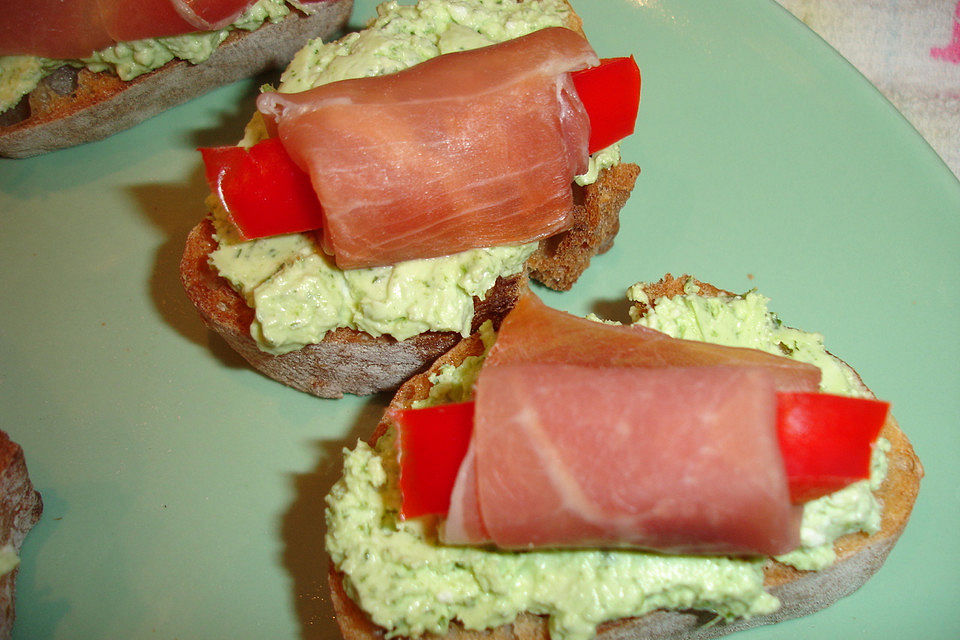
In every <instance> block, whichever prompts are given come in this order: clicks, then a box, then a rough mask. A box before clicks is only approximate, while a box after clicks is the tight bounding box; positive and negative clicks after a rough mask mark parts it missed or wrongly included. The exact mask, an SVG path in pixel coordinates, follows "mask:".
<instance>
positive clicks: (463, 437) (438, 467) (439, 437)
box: [393, 402, 473, 518]
mask: <svg viewBox="0 0 960 640" xmlns="http://www.w3.org/2000/svg"><path fill="white" fill-rule="evenodd" d="M393 419H394V420H395V421H396V422H397V424H398V425H400V429H399V432H400V444H399V448H400V493H401V495H402V496H403V506H402V514H401V515H402V516H403V517H404V518H416V517H417V516H422V515H426V514H431V513H446V512H447V511H448V510H449V508H450V493H451V492H452V491H453V483H454V481H455V480H456V479H457V472H458V471H459V470H460V463H461V462H462V461H463V458H464V456H466V455H467V447H468V446H469V444H470V437H471V435H472V434H473V403H472V402H462V403H458V404H443V405H438V406H436V407H428V408H426V409H402V410H400V411H396V412H394V413H393Z"/></svg>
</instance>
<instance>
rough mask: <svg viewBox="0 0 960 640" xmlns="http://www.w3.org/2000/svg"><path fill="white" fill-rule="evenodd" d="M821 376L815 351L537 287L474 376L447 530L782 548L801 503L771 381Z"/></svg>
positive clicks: (577, 541) (508, 536) (798, 384)
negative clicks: (802, 356)
mask: <svg viewBox="0 0 960 640" xmlns="http://www.w3.org/2000/svg"><path fill="white" fill-rule="evenodd" d="M819 381H820V370H819V369H818V368H817V367H814V366H812V365H808V364H805V363H799V362H796V361H793V360H790V359H787V358H783V357H780V356H774V355H770V354H767V353H764V352H761V351H758V350H754V349H740V348H734V347H725V346H721V345H714V344H709V343H701V342H695V341H687V340H679V339H676V338H671V337H670V336H667V335H666V334H663V333H660V332H658V331H654V330H652V329H647V328H645V327H640V326H630V327H627V326H616V325H607V324H601V323H597V322H593V321H591V320H587V319H584V318H578V317H576V316H573V315H571V314H568V313H565V312H563V311H559V310H556V309H552V308H550V307H548V306H546V305H544V304H543V303H542V302H541V301H540V300H539V298H537V297H536V296H535V295H533V294H532V293H530V292H529V291H528V292H526V293H524V294H523V295H522V296H521V298H520V300H519V301H518V303H517V305H516V306H515V307H514V308H513V309H512V310H511V312H510V313H509V314H508V315H507V316H506V318H505V319H504V321H503V323H502V325H501V327H500V330H499V332H498V334H497V341H496V343H495V344H494V346H493V347H492V348H491V350H490V352H489V354H488V355H487V357H486V360H485V362H484V365H483V369H482V370H481V373H480V376H479V378H478V381H477V386H476V406H475V413H474V433H473V438H472V441H471V444H470V449H469V450H468V452H467V456H466V458H465V460H464V463H463V465H461V468H460V472H459V474H458V476H457V480H456V482H455V484H454V489H453V493H452V497H451V504H450V510H449V512H448V515H447V520H446V522H445V524H444V527H443V530H442V536H443V540H444V541H445V542H447V543H450V544H471V545H475V544H485V543H493V544H496V545H497V546H501V547H504V548H526V547H540V546H587V547H598V546H614V547H615V546H636V547H644V548H651V549H656V550H659V551H665V552H671V553H721V554H759V555H771V554H774V555H775V554H778V553H783V552H784V551H787V550H789V549H791V548H794V547H795V546H796V544H797V542H798V535H799V519H798V518H799V511H798V509H797V508H796V507H794V506H792V505H791V501H790V495H789V487H788V483H787V477H786V471H785V468H784V464H783V460H782V457H781V454H780V449H779V442H778V439H777V431H776V402H777V400H776V393H777V392H778V391H817V390H818V387H819Z"/></svg>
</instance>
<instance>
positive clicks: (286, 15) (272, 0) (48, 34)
mask: <svg viewBox="0 0 960 640" xmlns="http://www.w3.org/2000/svg"><path fill="white" fill-rule="evenodd" d="M352 7H353V0H217V1H215V0H66V1H64V0H33V1H31V2H24V1H23V0H12V1H10V2H7V3H6V4H5V5H4V19H3V23H2V24H0V155H3V156H7V157H12V158H22V157H26V156H33V155H37V154H40V153H45V152H47V151H52V150H54V149H61V148H64V147H70V146H74V145H77V144H81V143H83V142H91V141H94V140H99V139H101V138H105V137H107V136H109V135H111V134H113V133H116V132H118V131H122V130H123V129H127V128H129V127H132V126H133V125H135V124H138V123H139V122H142V121H143V120H146V119H147V118H149V117H150V116H153V115H156V114H158V113H160V112H161V111H164V110H166V109H169V108H170V107H173V106H175V105H177V104H180V103H181V102H185V101H186V100H189V99H190V98H194V97H196V96H198V95H201V94H203V93H205V92H207V91H209V90H210V89H213V88H214V87H218V86H221V85H224V84H228V83H230V82H233V81H235V80H239V79H240V78H245V77H248V76H252V75H254V74H257V73H260V72H262V71H266V70H268V69H278V68H282V67H283V66H284V65H286V64H287V62H289V61H290V58H291V57H292V56H293V54H294V53H295V52H296V51H297V49H299V48H300V47H301V46H302V45H303V44H304V43H305V42H307V41H308V40H311V39H313V38H318V37H324V38H325V37H328V36H330V35H332V34H334V33H335V32H336V31H337V30H339V29H341V28H342V27H343V26H344V24H345V23H346V20H347V18H348V17H349V15H350V10H351V9H352Z"/></svg>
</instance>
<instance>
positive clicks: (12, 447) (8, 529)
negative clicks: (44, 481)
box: [0, 431, 43, 638]
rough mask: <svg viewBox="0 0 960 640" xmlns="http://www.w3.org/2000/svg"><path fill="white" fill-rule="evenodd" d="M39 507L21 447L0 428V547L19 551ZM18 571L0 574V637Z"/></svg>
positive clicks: (7, 627)
mask: <svg viewBox="0 0 960 640" xmlns="http://www.w3.org/2000/svg"><path fill="white" fill-rule="evenodd" d="M42 511H43V500H42V499H41V498H40V494H39V493H38V492H37V491H36V489H34V488H33V483H32V482H30V476H29V475H27V463H26V460H25V459H24V457H23V449H21V448H20V445H18V444H17V443H15V442H13V441H12V440H10V437H9V436H8V435H7V434H6V433H5V432H3V431H0V547H6V546H8V545H9V546H10V547H12V549H13V550H14V551H15V552H17V553H19V552H20V545H22V544H23V539H24V538H25V537H26V535H27V533H28V532H29V531H30V529H32V528H33V525H35V524H37V521H38V520H40V514H41V512H42ZM18 572H19V567H15V568H14V569H13V570H12V571H10V572H9V573H6V574H4V575H3V576H0V638H9V637H10V633H11V630H12V629H13V619H14V593H15V588H16V580H17V573H18Z"/></svg>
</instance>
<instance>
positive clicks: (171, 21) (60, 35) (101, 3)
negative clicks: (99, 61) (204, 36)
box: [0, 0, 255, 60]
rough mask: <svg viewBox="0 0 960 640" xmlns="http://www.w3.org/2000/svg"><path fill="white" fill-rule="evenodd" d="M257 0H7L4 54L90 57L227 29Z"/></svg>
mask: <svg viewBox="0 0 960 640" xmlns="http://www.w3.org/2000/svg"><path fill="white" fill-rule="evenodd" d="M254 2H255V0H30V1H29V2H27V1H26V0H7V1H6V3H5V5H4V18H3V20H2V21H0V55H34V56H42V57H46V58H55V59H68V60H69V59H76V58H85V57H87V56H89V55H90V54H92V53H93V52H94V51H96V50H98V49H103V48H104V47H108V46H110V45H112V44H115V43H117V42H127V41H131V40H140V39H143V38H158V37H162V36H172V35H181V34H186V33H193V32H196V31H209V30H211V29H222V28H223V27H225V26H227V25H229V24H231V23H233V22H235V21H236V19H237V18H238V17H239V16H240V14H242V13H243V12H244V11H246V10H247V8H248V7H250V5H252V4H253V3H254Z"/></svg>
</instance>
